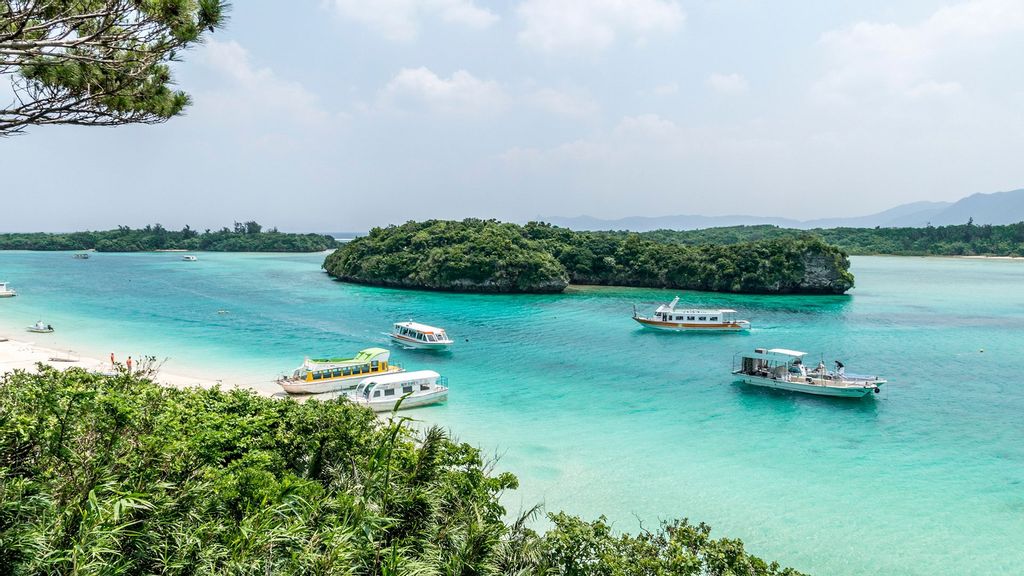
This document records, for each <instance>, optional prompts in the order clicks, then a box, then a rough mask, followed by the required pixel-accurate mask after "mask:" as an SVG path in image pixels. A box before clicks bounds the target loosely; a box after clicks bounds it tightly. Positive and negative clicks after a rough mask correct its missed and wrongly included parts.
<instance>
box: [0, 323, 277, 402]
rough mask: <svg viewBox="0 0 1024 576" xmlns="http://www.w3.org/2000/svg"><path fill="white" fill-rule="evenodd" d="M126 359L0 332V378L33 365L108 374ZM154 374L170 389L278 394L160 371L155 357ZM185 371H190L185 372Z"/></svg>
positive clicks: (266, 386)
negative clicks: (98, 355) (109, 357)
mask: <svg viewBox="0 0 1024 576" xmlns="http://www.w3.org/2000/svg"><path fill="white" fill-rule="evenodd" d="M127 358H128V357H127V356H125V357H119V358H116V360H117V365H116V366H115V365H111V363H110V360H109V359H107V360H101V359H99V358H96V357H95V356H90V355H83V354H80V353H78V352H76V351H75V348H74V347H72V348H67V347H63V346H61V347H52V346H47V345H43V344H39V343H38V342H35V341H29V340H25V339H20V338H11V337H9V336H7V335H5V334H2V333H0V375H3V374H7V373H10V372H14V371H15V370H24V371H26V372H35V371H36V364H46V365H48V366H52V367H54V368H56V369H58V370H61V371H64V370H67V369H69V368H82V369H84V370H86V371H89V372H97V373H100V374H110V373H112V372H114V371H115V370H117V369H119V368H123V367H124V361H125V360H126V359H127ZM144 358H145V356H140V357H139V358H137V359H136V358H133V361H134V362H135V366H136V367H140V364H141V361H142V360H144ZM156 358H157V360H156V363H155V371H154V372H153V375H152V379H153V381H154V382H157V383H158V384H161V385H164V386H170V387H172V388H191V387H199V388H213V387H215V386H220V387H221V388H223V389H225V390H230V389H236V388H237V389H244V390H251V391H253V392H255V393H257V394H259V395H260V396H268V397H270V396H274V395H276V394H279V393H280V392H281V391H280V390H279V389H277V386H276V385H274V384H271V383H263V382H260V383H259V384H249V383H239V382H238V379H237V377H234V378H233V377H224V378H214V377H210V376H195V375H189V374H186V373H183V371H177V370H176V371H168V370H166V369H165V368H164V366H163V364H164V361H161V360H160V359H159V357H156ZM188 372H192V371H191V370H189V371H188Z"/></svg>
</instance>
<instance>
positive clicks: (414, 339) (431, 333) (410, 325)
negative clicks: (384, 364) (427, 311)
mask: <svg viewBox="0 0 1024 576" xmlns="http://www.w3.org/2000/svg"><path fill="white" fill-rule="evenodd" d="M388 336H389V337H390V338H391V339H392V340H394V341H395V342H398V343H399V344H402V345H403V346H408V347H409V348H422V349H424V350H447V349H449V348H451V346H452V344H454V343H455V341H454V340H452V339H451V338H449V337H448V334H447V333H445V331H444V328H438V327H436V326H427V325H426V324H420V323H418V322H413V321H412V320H410V321H408V322H396V323H395V326H394V328H392V330H391V332H390V333H388Z"/></svg>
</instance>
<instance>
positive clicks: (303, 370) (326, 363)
mask: <svg viewBox="0 0 1024 576" xmlns="http://www.w3.org/2000/svg"><path fill="white" fill-rule="evenodd" d="M390 357H391V352H389V351H388V350H385V349H383V348H367V349H365V350H360V352H359V354H356V355H355V357H353V358H314V359H309V358H307V359H306V361H305V362H304V363H303V364H302V367H300V368H299V369H297V370H295V372H294V373H293V374H292V378H293V379H294V380H305V381H306V382H313V381H317V380H330V379H332V378H352V377H354V376H363V375H366V376H369V375H372V374H379V373H382V372H392V371H393V370H392V369H389V364H388V359H389V358H390Z"/></svg>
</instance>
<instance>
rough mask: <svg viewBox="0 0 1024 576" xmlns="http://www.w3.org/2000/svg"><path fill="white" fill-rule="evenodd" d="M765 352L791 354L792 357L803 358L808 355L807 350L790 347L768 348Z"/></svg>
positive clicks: (768, 353)
mask: <svg viewBox="0 0 1024 576" xmlns="http://www.w3.org/2000/svg"><path fill="white" fill-rule="evenodd" d="M764 353H765V355H766V356H767V355H770V356H789V357H790V358H803V357H804V356H806V355H807V352H800V351H799V350H789V349H788V348H772V349H770V350H766V351H765V352H764Z"/></svg>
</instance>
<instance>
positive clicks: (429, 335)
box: [427, 334, 437, 342]
mask: <svg viewBox="0 0 1024 576" xmlns="http://www.w3.org/2000/svg"><path fill="white" fill-rule="evenodd" d="M427 341H429V342H436V341H437V339H436V338H434V335H433V334H427Z"/></svg>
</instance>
